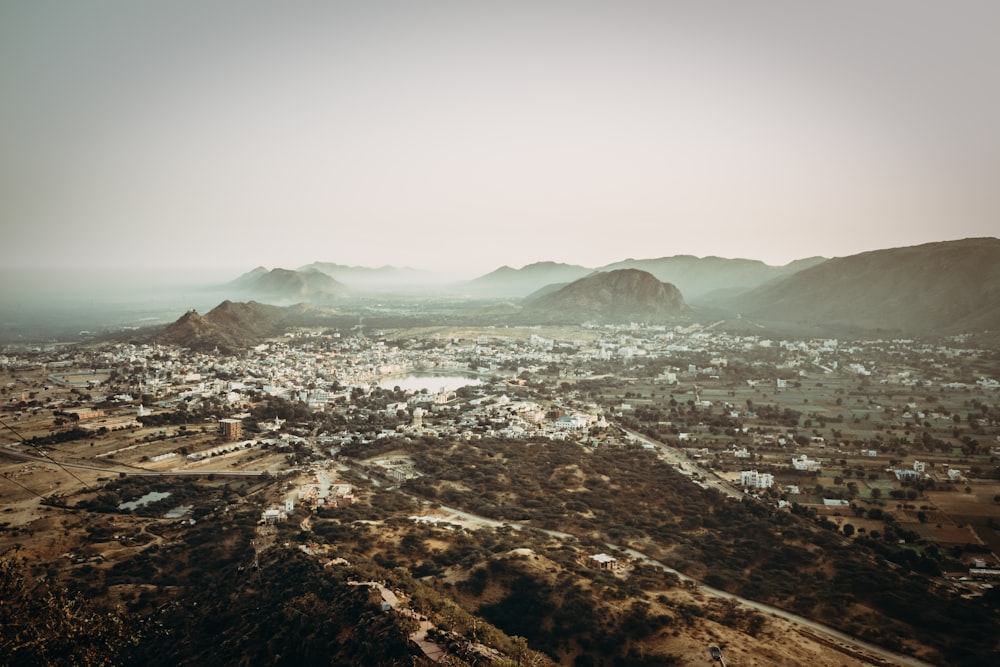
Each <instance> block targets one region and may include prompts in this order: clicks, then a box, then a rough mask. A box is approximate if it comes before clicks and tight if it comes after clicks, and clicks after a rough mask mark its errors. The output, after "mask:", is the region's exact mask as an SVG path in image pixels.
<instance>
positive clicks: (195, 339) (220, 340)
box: [154, 301, 288, 354]
mask: <svg viewBox="0 0 1000 667" xmlns="http://www.w3.org/2000/svg"><path fill="white" fill-rule="evenodd" d="M287 316H288V311H287V309H285V308H280V307H278V306H268V305H264V304H260V303H256V302H255V301H251V302H249V303H234V302H232V301H223V302H222V303H220V304H219V305H218V306H216V307H215V308H213V309H212V310H211V311H209V312H208V313H207V314H206V315H200V314H199V313H198V311H196V310H189V311H188V312H186V313H184V314H183V315H182V316H181V317H180V318H179V319H178V320H177V321H176V322H174V323H173V324H170V325H168V326H167V327H166V328H165V329H163V331H161V332H160V333H158V334H156V335H155V336H154V340H155V341H156V342H158V343H166V344H171V345H179V346H181V347H188V348H191V349H192V350H198V351H211V350H213V349H218V350H219V352H221V353H223V354H232V353H234V352H236V351H238V350H241V349H245V348H247V347H250V346H251V345H255V344H257V343H259V342H260V341H261V340H263V339H264V338H267V337H268V336H273V335H275V334H277V333H280V329H281V326H282V324H283V323H284V321H285V319H286V318H287Z"/></svg>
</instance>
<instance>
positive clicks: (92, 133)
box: [0, 0, 1000, 276]
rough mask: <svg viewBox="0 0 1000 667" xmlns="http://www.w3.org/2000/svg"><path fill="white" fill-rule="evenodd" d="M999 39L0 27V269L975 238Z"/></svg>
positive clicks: (306, 27)
mask: <svg viewBox="0 0 1000 667" xmlns="http://www.w3.org/2000/svg"><path fill="white" fill-rule="evenodd" d="M998 33H1000V3H998V2H995V0H985V1H983V2H972V1H969V0H953V1H949V2H912V1H910V0H874V1H872V0H845V1H841V2H827V3H819V2H801V1H800V0H758V1H755V2H745V1H742V0H733V1H727V2H724V1H720V0H698V1H696V2H671V1H669V0H662V1H659V2H637V1H629V0H617V1H614V2H592V1H587V0H579V1H576V2H569V1H559V2H556V1H545V0H536V1H533V2H520V1H518V0H506V1H504V2H468V1H455V2H442V1H435V0H427V1H422V2H418V1H415V0H410V1H398V2H379V1H377V0H368V1H365V2H334V1H329V2H305V1H301V0H287V1H285V2H259V1H257V0H240V1H221V0H217V1H212V0H196V1H189V0H171V1H170V2H155V1H150V2H135V1H134V0H85V1H81V0H60V1H53V0H32V1H31V2H21V1H19V0H0V267H32V268H43V269H44V268H48V267H59V268H67V267H69V268H75V267H105V268H107V267H120V268H144V267H166V268H177V269H195V268H206V267H214V268H219V267H223V268H224V267H234V268H243V269H249V268H252V267H254V266H258V265H263V266H266V267H268V268H273V267H283V268H296V267H299V266H302V265H305V264H308V263H311V262H314V261H324V262H335V263H338V264H347V265H356V266H371V267H377V266H383V265H387V264H388V265H394V266H408V267H415V268H421V269H429V270H434V271H443V272H453V273H455V274H464V275H468V276H473V275H479V274H482V273H485V272H487V271H490V270H493V269H494V268H496V267H498V266H501V265H510V266H514V267H519V266H523V265H525V264H528V263H531V262H536V261H559V262H567V263H572V264H581V265H584V266H588V267H597V266H601V265H604V264H608V263H611V262H615V261H619V260H622V259H626V258H630V257H631V258H653V257H665V256H671V255H678V254H691V255H697V256H708V255H715V256H721V257H743V258H750V259H759V260H762V261H765V262H767V263H768V264H773V265H781V264H785V263H787V262H789V261H792V260H794V259H799V258H803V257H811V256H816V255H822V256H827V257H833V256H844V255H850V254H854V253H857V252H863V251H866V250H872V249H878V248H888V247H899V246H907V245H915V244H918V243H924V242H931V241H941V240H948V239H958V238H967V237H981V236H997V232H998V230H1000V215H998V214H1000V187H998V183H1000V128H998V119H1000V75H998V71H997V64H998V63H1000V40H998V39H996V35H997V34H998Z"/></svg>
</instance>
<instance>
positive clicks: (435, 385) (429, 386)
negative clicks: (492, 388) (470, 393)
mask: <svg viewBox="0 0 1000 667" xmlns="http://www.w3.org/2000/svg"><path fill="white" fill-rule="evenodd" d="M482 383H483V382H482V380H479V379H478V378H474V377H469V376H466V375H428V374H413V375H406V376H403V377H396V378H386V379H385V380H382V381H381V382H379V383H378V386H380V387H382V388H383V389H394V388H396V387H399V388H400V389H402V390H403V391H416V392H419V391H421V390H423V389H426V390H427V393H428V394H437V393H439V392H442V391H446V390H447V391H454V390H456V389H458V388H459V387H468V386H470V385H471V386H475V385H480V384H482Z"/></svg>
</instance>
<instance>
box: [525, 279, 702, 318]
mask: <svg viewBox="0 0 1000 667" xmlns="http://www.w3.org/2000/svg"><path fill="white" fill-rule="evenodd" d="M688 312H689V310H688V307H687V304H685V303H684V297H683V296H682V295H681V293H680V291H679V290H678V289H677V288H676V287H674V286H673V285H671V284H669V283H663V282H660V281H659V280H657V279H656V278H655V277H654V276H653V275H652V274H650V273H647V272H645V271H639V270H637V269H621V270H618V271H608V272H603V273H595V274H593V275H590V276H587V277H585V278H580V279H579V280H576V281H574V282H572V283H570V284H569V285H566V286H565V287H562V288H560V289H558V290H556V291H554V292H553V291H550V290H548V289H545V288H543V289H542V290H541V291H540V292H539V293H536V294H533V295H531V296H530V297H528V298H527V299H526V300H525V303H524V313H525V314H526V315H528V316H529V317H531V318H534V319H535V320H538V321H546V322H583V321H587V320H596V321H601V322H612V321H614V322H627V321H633V320H634V321H642V322H664V321H669V320H675V319H676V318H678V317H679V316H684V315H686V314H688Z"/></svg>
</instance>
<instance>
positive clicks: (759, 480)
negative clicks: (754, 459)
mask: <svg viewBox="0 0 1000 667" xmlns="http://www.w3.org/2000/svg"><path fill="white" fill-rule="evenodd" d="M740 486H742V487H749V488H753V489H770V488H771V487H772V486H774V475H772V474H771V473H767V472H757V471H756V470H742V471H740Z"/></svg>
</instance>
